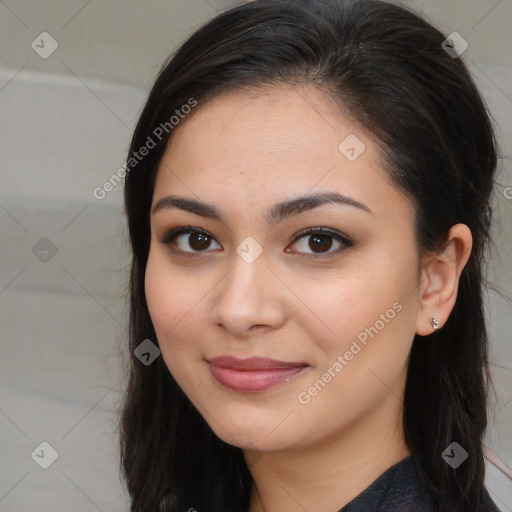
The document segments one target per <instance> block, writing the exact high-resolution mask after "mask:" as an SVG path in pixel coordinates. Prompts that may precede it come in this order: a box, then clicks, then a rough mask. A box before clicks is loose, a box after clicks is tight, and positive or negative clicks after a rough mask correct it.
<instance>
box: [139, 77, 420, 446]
mask: <svg viewBox="0 0 512 512" xmlns="http://www.w3.org/2000/svg"><path fill="white" fill-rule="evenodd" d="M181 123H182V124H181V125H179V126H178V127H177V128H175V133H174V134H173V137H172V139H171V141H170V143H169V146H168V148H167V151H166V153H165V155H164V157H163V160H162V162H161V165H160V167H159V170H158V175H157V179H156V184H155V190H154V196H153V205H152V211H153V209H154V207H155V206H156V205H157V204H158V203H159V202H160V201H161V200H162V199H163V198H165V197H166V196H173V197H175V198H176V197H179V198H181V199H186V200H189V201H194V202H197V203H200V204H201V205H203V204H204V206H202V207H201V209H198V208H197V209H196V211H195V212H193V211H189V209H188V207H187V206H186V204H185V203H181V206H183V208H180V207H179V205H178V204H177V203H175V202H174V203H172V202H171V201H170V200H167V202H166V203H165V202H160V205H161V207H160V208H158V209H157V211H154V212H153V213H152V215H151V248H150V253H149V259H148V264H147V271H146V276H145V289H146V298H147V303H148V307H149V311H150V314H151V319H152V321H153V325H154V328H155V330H156V334H157V338H158V343H159V346H160V349H161V352H162V357H163V359H164V361H165V363H166V365H167V367H168V369H169V371H170V372H171V374H172V375H173V377H174V378H175V380H176V381H177V383H178V384H179V386H180V387H181V388H182V390H183V391H184V393H185V394H186V395H187V396H188V398H189V399H190V400H191V401H192V403H193V404H194V405H195V407H196V408H197V409H198V410H199V412H200V413H201V414H202V415H203V417H204V418H205V420H206V421H207V422H208V424H209V425H210V427H211V428H212V430H213V431H214V432H215V433H216V435H217V436H218V437H220V438H221V439H223V440H224V441H225V442H227V443H230V444H233V445H236V446H241V447H243V446H249V445H250V446H252V447H256V448H257V449H258V450H262V451H266V450H268V451H276V450H285V449H287V448H288V449H290V448H292V447H293V448H297V447H307V446H312V445H315V444H318V443H321V442H325V441H327V440H330V439H334V438H336V437H338V436H341V435H343V434H344V433H346V432H348V431H349V430H350V429H353V428H355V427H357V426H358V425H360V424H362V422H364V421H367V419H368V418H370V417H371V413H372V411H375V410H377V409H382V408H383V407H388V408H391V407H396V404H397V403H399V402H400V400H401V399H402V393H403V389H404V385H405V377H406V368H407V358H408V354H409V351H410V348H411V344H412V340H413V337H414V334H415V330H416V324H417V322H418V316H419V311H420V310H419V292H418V284H419V282H418V276H419V254H418V249H417V246H416V243H415V238H414V232H413V223H414V214H413V207H412V205H411V203H410V202H409V201H408V199H407V198H406V197H404V196H403V195H402V194H401V193H400V192H399V190H398V189H397V187H395V186H393V185H392V184H391V183H390V182H389V181H388V179H387V178H386V174H385V172H384V170H383V161H382V159H381V156H380V154H379V152H378V150H377V146H376V144H375V142H374V141H373V140H372V139H371V138H370V136H369V135H368V134H366V133H364V132H362V131H361V130H360V129H359V128H357V127H356V126H355V125H353V124H351V123H350V122H349V120H348V119H347V118H345V117H340V114H339V113H335V112H334V111H333V110H331V108H330V107H329V104H328V103H327V101H326V99H325V97H324V96H323V95H322V93H320V92H318V91H317V90H316V89H311V88H294V87H284V86H283V87H279V88H277V87H273V88H270V87H269V88H266V89H262V91H260V92H259V93H255V92H254V91H252V92H248V91H242V92H237V93H233V92H230V93H226V94H224V95H222V96H219V97H217V98H215V99H214V100H212V101H210V102H208V103H206V104H204V105H201V104H200V103H199V105H198V106H197V108H196V111H195V112H194V114H193V115H191V116H190V118H188V119H184V120H183V121H181ZM317 194H320V195H326V194H331V198H332V197H334V194H337V197H338V198H339V201H334V202H333V201H331V202H326V201H322V200H320V201H317V202H315V201H314V200H312V201H310V202H308V201H307V200H304V202H302V203H300V202H299V203H296V202H294V201H295V200H296V199H297V198H299V197H304V196H315V195H317ZM327 197H329V196H327ZM288 202H291V203H290V204H289V205H288V206H283V205H284V204H285V203H288ZM173 204H174V206H173ZM191 204H192V203H188V206H191ZM206 205H208V206H206ZM214 213H216V214H217V216H218V217H220V219H219V218H214V215H213V214H214ZM183 226H192V228H193V229H194V230H196V231H195V232H192V233H190V232H188V233H181V234H177V235H176V236H175V237H174V238H172V239H170V238H169V239H168V243H163V242H162V240H163V239H164V237H165V236H166V234H167V233H168V232H169V231H170V230H172V229H175V228H179V227H183ZM321 227H325V228H326V232H324V233H319V232H318V230H319V228H321ZM307 228H314V229H313V230H312V231H313V232H312V233H309V234H300V232H301V231H303V230H305V229H307ZM198 232H199V233H198ZM298 235H299V236H298ZM219 356H232V357H235V358H239V359H246V358H250V357H262V358H271V359H274V360H278V361H281V362H285V363H295V364H298V365H301V366H300V367H299V368H298V369H297V367H295V368H291V367H290V366H287V367H286V368H284V369H283V368H280V369H276V367H275V366H276V365H270V366H273V369H261V368H260V369H259V371H255V370H254V369H253V370H247V369H245V370H242V369H240V368H239V369H238V370H236V369H233V368H231V369H226V368H224V369H222V368H219V367H218V366H215V365H211V364H210V363H209V361H210V360H212V359H213V358H217V357H219ZM285 366H286V365H285ZM397 398H398V400H397ZM397 425H399V423H398V422H397ZM376 427H378V428H380V427H382V425H376Z"/></svg>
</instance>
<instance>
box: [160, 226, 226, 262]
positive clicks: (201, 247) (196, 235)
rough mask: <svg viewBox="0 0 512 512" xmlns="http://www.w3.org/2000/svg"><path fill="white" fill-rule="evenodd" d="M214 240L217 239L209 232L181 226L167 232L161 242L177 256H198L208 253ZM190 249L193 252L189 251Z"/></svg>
mask: <svg viewBox="0 0 512 512" xmlns="http://www.w3.org/2000/svg"><path fill="white" fill-rule="evenodd" d="M182 235H183V236H182ZM212 240H215V239H214V238H213V237H212V236H211V235H210V233H208V232H207V231H204V230H202V229H198V228H194V227H192V226H181V227H178V228H173V229H170V230H169V231H167V233H165V235H164V236H163V237H162V239H161V240H160V241H161V242H162V243H163V244H165V245H169V246H170V247H171V250H172V251H173V252H176V253H177V254H183V255H187V256H198V255H201V253H204V252H206V249H208V248H209V246H210V245H211V241H212ZM175 247H177V248H178V249H176V248H175ZM219 247H220V246H219ZM190 248H191V249H192V251H190V250H187V249H190Z"/></svg>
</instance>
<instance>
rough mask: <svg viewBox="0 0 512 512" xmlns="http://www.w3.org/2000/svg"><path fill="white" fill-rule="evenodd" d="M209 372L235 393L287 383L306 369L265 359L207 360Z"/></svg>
mask: <svg viewBox="0 0 512 512" xmlns="http://www.w3.org/2000/svg"><path fill="white" fill-rule="evenodd" d="M208 362H209V363H210V364H209V366H210V371H211V372H212V375H213V376H214V377H215V379H216V380H217V381H218V382H220V384H222V385H224V386H226V387H228V388H230V389H234V390H235V391H263V390H265V389H268V388H271V387H273V386H277V385H278V384H281V383H283V382H285V381H288V380H289V379H291V378H292V377H293V376H295V375H297V374H299V373H300V372H302V371H303V370H304V369H305V368H307V367H308V365H307V364H305V363H295V362H285V361H277V360H275V359H268V358H265V357H250V358H248V359H238V358H236V357H232V356H220V357H214V358H212V359H209V360H208Z"/></svg>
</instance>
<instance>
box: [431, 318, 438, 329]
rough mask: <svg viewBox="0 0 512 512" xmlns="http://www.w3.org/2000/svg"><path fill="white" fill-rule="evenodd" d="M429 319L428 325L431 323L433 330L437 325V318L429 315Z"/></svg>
mask: <svg viewBox="0 0 512 512" xmlns="http://www.w3.org/2000/svg"><path fill="white" fill-rule="evenodd" d="M429 320H430V325H432V328H433V329H434V330H436V329H437V328H438V327H439V321H438V320H437V318H435V317H433V316H431V317H430V318H429Z"/></svg>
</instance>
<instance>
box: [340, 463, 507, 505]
mask: <svg viewBox="0 0 512 512" xmlns="http://www.w3.org/2000/svg"><path fill="white" fill-rule="evenodd" d="M438 510H439V509H438V508H437V507H436V506H435V505H431V504H430V502H429V500H428V497H427V495H426V494H425V493H424V491H423V489H422V486H421V483H420V480H419V477H418V473H417V471H416V467H415V465H414V461H413V458H412V455H409V456H408V457H406V458H405V459H403V460H401V461H400V462H398V463H396V464H395V465H394V466H391V467H390V468H389V469H388V470H387V471H385V472H384V473H383V474H382V475H380V476H379V477H378V478H377V480H375V481H374V482H373V483H372V484H370V486H368V487H367V488H366V489H365V490H364V491H363V492H361V493H360V494H359V495H358V496H356V497H355V498H354V499H353V500H351V501H350V503H347V504H346V505H345V506H344V507H343V508H342V509H341V510H339V512H438ZM481 510H482V511H483V510H485V512H500V510H499V508H498V507H497V506H496V504H495V503H494V502H493V501H492V500H491V498H490V497H489V496H488V495H487V496H486V501H485V508H482V509H481ZM461 512H463V511H461Z"/></svg>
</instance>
